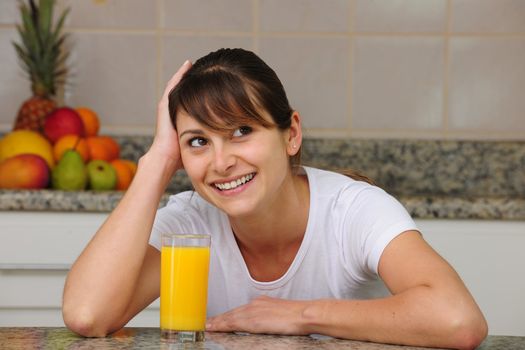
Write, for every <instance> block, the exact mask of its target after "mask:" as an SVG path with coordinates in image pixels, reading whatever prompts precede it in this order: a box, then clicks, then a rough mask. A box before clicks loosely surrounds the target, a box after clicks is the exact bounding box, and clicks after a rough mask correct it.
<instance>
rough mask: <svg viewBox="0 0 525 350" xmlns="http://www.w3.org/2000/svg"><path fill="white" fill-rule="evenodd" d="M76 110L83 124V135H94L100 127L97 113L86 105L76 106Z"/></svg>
mask: <svg viewBox="0 0 525 350" xmlns="http://www.w3.org/2000/svg"><path fill="white" fill-rule="evenodd" d="M76 111H77V113H78V115H79V116H80V119H82V123H83V124H84V131H85V136H96V135H97V134H98V130H99V129H100V119H99V118H98V115H97V113H95V112H94V111H93V110H92V109H89V108H87V107H78V108H76Z"/></svg>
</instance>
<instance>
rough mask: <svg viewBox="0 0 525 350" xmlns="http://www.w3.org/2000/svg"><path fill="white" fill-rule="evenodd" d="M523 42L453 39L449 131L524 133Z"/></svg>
mask: <svg viewBox="0 0 525 350" xmlns="http://www.w3.org/2000/svg"><path fill="white" fill-rule="evenodd" d="M524 58H525V38H490V39H488V38H454V39H452V40H451V43H450V88H449V94H450V97H449V103H450V106H449V119H450V126H451V128H455V129H470V130H480V129H481V130H483V129H484V130H487V131H489V132H491V131H508V132H516V131H518V130H521V131H525V115H524V111H525V99H524V98H523V91H524V82H525V59H524Z"/></svg>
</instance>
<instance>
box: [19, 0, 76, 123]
mask: <svg viewBox="0 0 525 350" xmlns="http://www.w3.org/2000/svg"><path fill="white" fill-rule="evenodd" d="M23 1H24V2H22V1H21V2H20V14H21V17H22V24H21V25H18V26H17V29H18V34H19V35H20V39H21V42H20V43H15V42H13V45H14V47H15V49H16V53H17V55H18V58H19V59H20V63H21V66H22V68H23V69H24V71H25V72H26V73H27V75H28V76H29V79H30V80H31V91H32V92H33V96H32V97H31V98H30V99H28V100H26V101H25V102H24V103H23V104H22V106H21V107H20V110H19V112H18V116H17V118H16V121H15V125H14V127H13V129H14V130H17V129H29V130H35V131H39V132H41V131H42V129H43V127H44V121H45V118H46V116H47V115H48V114H49V113H50V112H51V111H53V110H54V109H55V108H56V102H55V101H54V98H55V95H56V90H57V87H58V86H59V85H61V84H63V83H64V82H65V75H66V72H67V70H66V69H65V61H66V59H67V57H68V52H67V51H66V50H64V47H63V46H64V41H65V38H66V35H65V34H62V26H63V24H64V20H65V18H66V16H67V13H68V10H65V11H64V12H62V14H61V16H60V19H59V20H58V22H56V25H54V24H53V7H54V6H55V0H39V1H38V5H37V4H36V3H35V0H29V1H28V3H26V2H25V1H26V0H23Z"/></svg>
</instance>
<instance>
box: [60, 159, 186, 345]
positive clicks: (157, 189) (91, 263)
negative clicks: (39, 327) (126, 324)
mask: <svg viewBox="0 0 525 350" xmlns="http://www.w3.org/2000/svg"><path fill="white" fill-rule="evenodd" d="M175 166H176V165H175V164H174V162H171V161H170V160H169V159H165V158H162V159H161V158H160V157H157V156H156V155H154V154H152V153H148V154H146V155H145V156H143V157H142V158H141V159H140V161H139V165H138V169H137V173H136V175H135V178H134V180H133V183H132V184H131V186H130V187H129V189H128V190H127V192H126V194H125V195H124V196H123V198H122V200H121V202H120V203H119V204H118V206H117V207H116V208H115V210H114V211H113V212H112V214H111V215H110V216H109V217H108V219H107V220H106V221H105V222H104V224H103V225H102V226H101V228H100V229H99V230H98V232H97V233H96V235H95V236H94V237H93V239H92V240H91V241H90V243H89V244H88V246H87V247H86V248H85V250H84V251H83V252H82V254H81V255H80V256H79V258H78V259H77V261H76V262H75V263H74V265H73V266H72V268H71V271H70V273H69V275H68V277H67V280H66V285H65V288H64V297H63V315H64V321H65V322H66V324H67V325H68V326H69V327H70V328H72V329H74V330H75V331H77V332H79V333H81V334H82V333H84V334H83V335H104V333H107V331H108V330H109V329H111V328H114V327H115V326H114V325H115V324H116V323H118V322H121V317H122V315H124V314H125V313H126V308H127V306H128V305H129V304H130V302H131V298H132V297H133V295H134V291H135V289H136V288H135V287H136V283H137V280H138V278H139V274H140V271H141V268H142V265H143V262H144V256H145V254H146V250H147V247H148V244H147V242H148V239H149V235H150V233H151V228H152V225H153V220H154V218H155V213H156V210H157V207H158V203H159V201H160V198H161V196H162V194H163V192H164V190H165V188H166V186H167V184H168V182H169V180H170V178H171V176H172V174H173V173H174V171H175Z"/></svg>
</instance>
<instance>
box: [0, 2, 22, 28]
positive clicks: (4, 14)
mask: <svg viewBox="0 0 525 350" xmlns="http://www.w3.org/2000/svg"><path fill="white" fill-rule="evenodd" d="M19 20H20V13H19V11H18V2H17V1H14V0H0V24H15V23H18V22H19Z"/></svg>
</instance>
